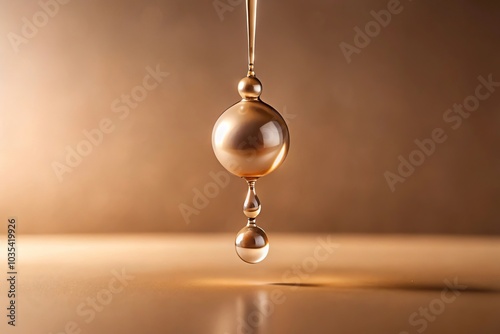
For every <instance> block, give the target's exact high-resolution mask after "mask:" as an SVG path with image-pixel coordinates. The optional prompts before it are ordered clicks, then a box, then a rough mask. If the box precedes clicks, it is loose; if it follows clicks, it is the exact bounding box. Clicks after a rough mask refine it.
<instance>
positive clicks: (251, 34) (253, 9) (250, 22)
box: [246, 0, 257, 77]
mask: <svg viewBox="0 0 500 334" xmlns="http://www.w3.org/2000/svg"><path fill="white" fill-rule="evenodd" d="M246 4H247V35H248V74H247V75H248V76H249V77H254V76H255V72H254V64H255V28H256V24H257V0H246Z"/></svg>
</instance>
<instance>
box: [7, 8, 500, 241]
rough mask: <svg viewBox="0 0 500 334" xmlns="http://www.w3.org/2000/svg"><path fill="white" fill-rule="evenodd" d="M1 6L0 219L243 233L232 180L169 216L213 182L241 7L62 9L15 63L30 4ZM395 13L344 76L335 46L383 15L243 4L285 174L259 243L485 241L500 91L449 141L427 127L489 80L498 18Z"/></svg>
mask: <svg viewBox="0 0 500 334" xmlns="http://www.w3.org/2000/svg"><path fill="white" fill-rule="evenodd" d="M222 1H224V0H222ZM224 2H225V1H224ZM235 2H237V1H233V3H235ZM1 3H2V4H1V6H2V10H1V11H0V33H1V34H2V35H3V36H4V37H3V38H1V39H0V75H1V77H0V78H1V79H0V156H1V159H0V189H1V191H0V203H1V206H0V207H1V208H2V210H1V213H0V219H7V217H8V216H9V215H14V216H17V217H18V219H19V224H20V225H19V227H20V230H19V232H20V233H21V232H23V233H59V232H61V233H62V232H156V231H175V232H208V231H228V232H233V231H236V230H238V229H239V228H240V227H241V226H243V224H244V223H245V219H244V216H243V214H242V212H241V205H242V203H243V199H244V195H245V191H246V189H245V184H244V182H243V181H241V180H238V179H237V178H236V177H231V181H230V183H229V185H228V186H227V187H225V188H223V189H220V190H219V194H218V195H217V196H215V197H214V198H212V199H209V203H208V204H207V205H206V206H205V207H204V208H202V209H201V210H199V212H198V214H197V215H192V216H190V223H189V224H188V223H187V222H186V220H185V219H183V216H182V215H181V213H180V210H179V205H181V204H185V205H190V206H192V205H193V197H194V189H200V190H203V189H204V187H205V186H206V185H207V184H208V183H210V182H211V181H212V179H211V177H210V176H209V173H210V172H215V173H217V172H220V171H222V167H221V166H220V164H219V163H218V162H217V160H216V159H215V156H214V155H213V152H212V149H211V143H210V136H211V131H212V126H213V124H214V123H215V121H216V119H217V117H218V116H219V114H220V113H222V112H223V111H224V109H225V108H227V107H229V106H230V105H231V104H232V103H234V102H236V101H237V99H238V94H237V91H236V85H237V82H238V80H239V79H240V78H241V77H242V76H244V75H245V73H246V37H245V21H244V6H243V5H242V4H239V5H235V6H234V8H232V10H231V11H226V12H224V13H223V14H222V20H221V17H220V16H219V15H218V13H217V11H216V10H215V9H214V6H213V4H212V1H210V0H204V1H180V0H179V1H128V0H127V1H118V0H115V1H97V0H93V1H78V0H73V1H71V2H69V3H68V4H64V5H60V8H59V10H58V12H57V13H56V14H55V15H54V17H51V18H50V19H49V20H48V23H47V24H46V25H44V26H42V27H40V28H38V32H37V33H36V34H35V36H34V37H32V38H30V39H28V40H27V41H28V42H27V43H25V44H22V45H20V46H19V52H17V53H16V52H15V50H14V48H13V47H12V45H11V43H10V42H9V38H8V36H9V35H8V34H9V33H16V34H21V28H22V26H23V20H22V19H23V17H26V18H28V19H29V20H32V17H33V15H34V14H36V13H37V12H39V11H40V5H39V4H38V2H37V1H2V2H1ZM402 6H403V10H402V12H401V13H400V14H398V15H394V16H393V17H392V21H391V22H390V24H389V25H388V26H387V27H386V28H383V29H382V31H381V32H380V34H379V35H378V36H376V37H374V38H373V39H372V41H371V43H370V44H369V45H368V46H367V47H366V48H364V49H362V50H361V52H360V53H359V54H355V55H353V57H352V62H351V63H350V64H348V63H347V62H346V59H345V58H344V56H343V54H342V52H341V51H340V48H339V44H340V43H341V42H346V43H350V44H352V43H353V38H354V34H355V33H354V30H353V28H354V27H355V26H360V27H363V26H364V25H365V24H366V23H368V22H369V21H371V20H373V18H372V16H371V15H370V11H371V10H376V11H378V10H382V9H385V8H387V2H386V1H356V2H353V1H348V0H339V1H319V0H318V1H261V2H260V4H259V15H258V31H257V57H256V72H257V75H258V76H259V78H260V79H261V80H262V82H263V84H264V93H263V96H262V98H263V99H264V100H265V101H266V102H268V103H270V104H271V105H273V106H274V107H275V108H277V109H278V110H280V111H281V112H283V113H284V116H285V118H286V119H287V121H288V124H289V128H290V131H291V150H290V153H289V156H288V158H287V160H286V162H285V164H284V165H283V166H282V167H281V168H280V169H278V170H277V171H276V172H275V173H273V174H272V175H270V176H267V177H265V178H264V179H262V180H260V181H259V182H258V193H259V195H260V198H261V201H262V202H263V213H262V215H261V218H260V219H259V222H260V223H261V224H262V226H264V227H265V228H266V230H267V231H268V232H275V231H283V232H284V231H287V232H313V231H321V232H325V231H331V232H380V233H386V232H398V233H399V232H418V233H482V234H491V233H495V234H498V233H499V232H500V225H499V224H498V222H499V218H500V207H499V202H500V179H499V177H498V171H499V168H500V159H499V155H498V150H499V139H500V137H499V133H498V129H499V125H500V114H499V112H498V111H499V104H500V91H497V92H495V93H494V94H493V95H492V96H491V97H490V98H489V99H487V100H486V101H482V102H481V104H480V107H479V109H478V110H477V111H476V112H474V113H473V114H472V115H471V116H470V117H469V118H468V119H466V120H464V122H463V124H462V125H461V126H460V128H458V129H457V130H452V129H451V127H450V126H449V124H446V123H445V122H444V121H443V119H442V116H443V113H444V112H445V111H446V109H448V108H450V107H451V106H453V104H454V103H462V101H463V100H464V99H465V98H466V97H467V96H468V95H470V94H473V93H474V89H475V88H476V86H477V85H478V81H477V76H479V75H483V76H487V75H488V74H490V73H492V74H493V78H495V79H496V80H497V81H500V63H499V61H498V59H499V55H500V44H499V43H498V38H499V36H500V25H499V24H498V19H499V17H500V5H499V4H496V3H495V2H493V1H472V0H471V1H454V2H451V1H440V2H437V1H430V0H418V1H416V0H414V1H412V2H409V1H406V0H404V1H403V2H402ZM11 36H12V35H11ZM157 64H159V66H160V68H161V69H162V70H163V71H165V72H169V73H170V75H169V76H168V77H167V78H165V80H164V81H163V82H162V83H161V84H160V85H159V86H158V88H156V89H154V90H153V91H151V92H149V93H148V96H147V98H146V99H145V100H144V101H142V102H140V103H139V105H138V106H137V107H136V108H135V109H133V110H131V112H130V115H129V116H128V117H126V118H125V119H120V118H119V115H120V114H117V113H114V112H113V111H112V109H111V103H112V101H114V100H115V99H117V98H120V96H121V95H122V94H130V92H131V90H132V89H133V88H134V87H135V86H137V85H140V84H141V83H142V81H143V77H144V76H145V75H146V74H147V71H146V67H148V66H150V67H152V68H155V67H156V66H157ZM285 111H286V112H285ZM106 118H109V119H110V120H111V121H112V122H113V125H114V126H115V128H114V130H113V131H112V132H111V133H109V134H105V135H104V137H103V141H102V143H101V144H100V145H99V146H97V147H93V149H92V152H91V153H90V154H89V155H88V156H86V157H84V158H83V161H82V162H81V163H80V164H79V165H78V166H76V167H75V168H74V169H72V172H71V173H66V174H64V175H63V177H62V181H61V182H60V181H59V180H58V177H57V176H56V174H55V173H54V170H53V167H52V164H53V162H54V161H56V162H61V163H63V162H64V161H65V158H66V147H67V146H68V145H69V146H70V147H73V148H75V147H76V146H77V145H78V143H80V142H81V141H82V140H84V139H85V136H84V135H83V131H84V130H90V129H93V128H95V127H97V126H98V125H99V123H100V122H101V120H103V119H106ZM438 127H441V128H443V129H444V130H445V133H446V134H447V135H448V139H447V140H446V141H445V142H444V143H443V144H440V145H438V147H437V149H436V152H435V153H434V154H433V155H432V156H431V157H429V158H428V159H426V161H425V162H424V163H423V165H422V166H420V167H418V168H417V169H416V171H415V172H414V173H413V175H411V176H410V177H409V178H408V179H407V180H406V182H405V183H402V184H397V185H396V190H395V191H394V192H391V190H390V189H389V187H388V185H387V182H386V180H385V178H384V175H383V174H384V172H385V171H386V170H389V171H392V172H395V171H396V169H397V166H398V156H399V155H403V156H405V157H408V155H409V154H410V152H411V151H412V150H414V149H415V148H416V146H415V144H414V143H413V142H414V140H415V139H424V138H428V137H429V136H430V134H431V132H432V130H433V129H434V128H438ZM1 216H3V217H5V218H1Z"/></svg>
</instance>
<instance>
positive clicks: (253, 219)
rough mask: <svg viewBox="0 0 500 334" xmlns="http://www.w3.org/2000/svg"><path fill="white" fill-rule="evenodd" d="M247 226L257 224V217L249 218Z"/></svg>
mask: <svg viewBox="0 0 500 334" xmlns="http://www.w3.org/2000/svg"><path fill="white" fill-rule="evenodd" d="M247 226H257V223H256V222H255V218H248V222H247Z"/></svg>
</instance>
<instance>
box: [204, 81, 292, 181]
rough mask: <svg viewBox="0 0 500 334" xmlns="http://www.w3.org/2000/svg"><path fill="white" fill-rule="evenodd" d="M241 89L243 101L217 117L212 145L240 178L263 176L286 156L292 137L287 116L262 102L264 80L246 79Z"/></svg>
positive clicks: (239, 87)
mask: <svg viewBox="0 0 500 334" xmlns="http://www.w3.org/2000/svg"><path fill="white" fill-rule="evenodd" d="M238 90H239V92H240V95H241V96H242V98H243V100H241V101H240V102H238V103H236V104H234V105H232V106H231V107H229V108H228V109H227V110H226V111H225V112H224V113H223V114H222V115H221V116H220V117H219V119H218V120H217V122H216V123H215V126H214V129H213V132H212V147H213V149H214V153H215V156H216V157H217V159H218V160H219V162H220V163H221V164H222V166H224V168H226V169H227V170H228V171H229V172H231V173H233V174H234V175H236V176H239V177H245V178H248V177H251V178H259V177H261V176H264V175H267V174H269V173H271V172H272V171H274V170H275V169H276V168H278V167H279V166H280V165H281V164H282V163H283V161H284V160H285V158H286V155H287V153H288V147H289V146H290V138H289V134H288V127H287V125H286V122H285V120H284V119H283V117H282V116H281V115H280V114H279V113H278V112H277V111H276V110H275V109H274V108H273V107H271V106H270V105H268V104H266V103H264V102H262V101H261V100H260V99H259V95H260V93H261V91H262V85H261V84H260V81H259V80H258V79H257V78H255V77H246V78H243V79H242V80H241V81H240V83H239V85H238Z"/></svg>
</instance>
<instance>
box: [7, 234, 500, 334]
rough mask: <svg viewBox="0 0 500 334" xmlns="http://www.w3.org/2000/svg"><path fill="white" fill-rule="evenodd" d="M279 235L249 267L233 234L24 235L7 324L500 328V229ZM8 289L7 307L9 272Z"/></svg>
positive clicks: (157, 328) (260, 329)
mask: <svg viewBox="0 0 500 334" xmlns="http://www.w3.org/2000/svg"><path fill="white" fill-rule="evenodd" d="M269 237H270V246H271V248H270V252H269V256H268V258H267V259H266V260H264V261H263V262H262V263H260V264H256V265H249V264H246V263H244V262H242V261H241V260H239V259H238V257H237V255H236V254H235V251H234V235H229V234H213V235H207V234H205V235H166V234H165V235H162V234H158V235H149V234H140V235H71V236H66V235H64V236H23V235H21V236H20V237H19V239H18V286H17V302H16V303H17V319H16V327H11V326H8V325H7V324H6V322H7V321H6V320H5V319H6V318H5V315H4V314H2V318H3V319H4V321H2V324H1V325H0V328H2V333H23V334H24V333H26V334H28V333H29V334H31V333H33V334H35V333H53V334H56V333H57V334H60V333H67V334H69V333H93V334H97V333H124V334H125V333H217V334H237V333H238V334H239V333H339V334H345V333H353V334H354V333H395V334H402V333H454V334H458V333H481V334H488V333H491V334H498V333H500V316H499V311H500V238H495V237H458V236H454V237H451V236H400V235H396V236H383V235H382V236H364V235H335V234H331V235H277V234H270V235H269ZM1 256H2V257H1V258H0V259H1V260H2V262H4V263H5V262H6V258H5V254H3V255H1ZM5 274H6V273H5ZM0 292H1V295H0V303H1V304H2V305H1V306H2V307H1V309H3V310H5V306H6V305H7V304H6V303H7V298H6V294H7V285H6V284H5V281H4V283H3V284H1V285H0ZM3 313H6V311H3Z"/></svg>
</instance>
